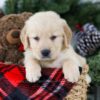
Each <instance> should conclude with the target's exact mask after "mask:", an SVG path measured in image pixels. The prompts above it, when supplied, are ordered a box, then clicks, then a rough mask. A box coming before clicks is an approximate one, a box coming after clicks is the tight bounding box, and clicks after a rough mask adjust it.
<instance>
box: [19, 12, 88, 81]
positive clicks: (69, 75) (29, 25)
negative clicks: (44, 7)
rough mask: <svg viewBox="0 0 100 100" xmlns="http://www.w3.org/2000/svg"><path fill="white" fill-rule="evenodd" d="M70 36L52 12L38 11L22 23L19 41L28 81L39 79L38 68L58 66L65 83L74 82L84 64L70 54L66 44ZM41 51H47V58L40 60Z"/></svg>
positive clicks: (70, 51)
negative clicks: (22, 47)
mask: <svg viewBox="0 0 100 100" xmlns="http://www.w3.org/2000/svg"><path fill="white" fill-rule="evenodd" d="M71 36H72V32H71V29H70V28H69V26H68V24H67V23H66V21H65V20H64V19H62V18H61V17H60V16H59V15H58V14H56V13H55V12H52V11H47V12H38V13H36V14H34V15H33V16H31V17H30V18H29V19H28V20H27V21H26V23H25V26H24V28H23V30H22V32H21V41H22V43H23V45H24V49H25V53H24V55H25V59H24V66H25V68H26V78H27V80H28V81H29V82H36V81H37V80H39V78H40V77H41V68H42V67H55V68H58V67H59V68H60V67H61V66H62V69H63V73H64V77H65V78H66V79H67V80H68V81H70V82H77V81H78V78H79V76H80V73H79V66H84V65H85V64H86V61H85V59H84V58H82V57H81V56H79V55H78V54H76V53H75V52H74V50H73V48H72V46H71V45H70V40H71ZM44 49H48V50H50V56H49V57H45V58H43V57H42V54H41V51H42V50H44Z"/></svg>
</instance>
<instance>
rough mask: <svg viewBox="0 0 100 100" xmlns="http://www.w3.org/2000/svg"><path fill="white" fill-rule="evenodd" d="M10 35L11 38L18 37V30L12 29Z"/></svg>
mask: <svg viewBox="0 0 100 100" xmlns="http://www.w3.org/2000/svg"><path fill="white" fill-rule="evenodd" d="M11 35H12V37H13V38H19V37H20V31H18V30H16V31H13V32H12V33H11Z"/></svg>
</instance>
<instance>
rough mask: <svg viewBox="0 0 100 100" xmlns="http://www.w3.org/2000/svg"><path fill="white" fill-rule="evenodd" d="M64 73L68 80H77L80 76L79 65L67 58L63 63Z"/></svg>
mask: <svg viewBox="0 0 100 100" xmlns="http://www.w3.org/2000/svg"><path fill="white" fill-rule="evenodd" d="M63 73H64V77H65V79H67V80H68V81H70V82H72V83H73V82H77V81H78V79H79V76H80V72H79V66H78V65H77V64H76V63H75V62H73V61H72V60H66V61H64V63H63Z"/></svg>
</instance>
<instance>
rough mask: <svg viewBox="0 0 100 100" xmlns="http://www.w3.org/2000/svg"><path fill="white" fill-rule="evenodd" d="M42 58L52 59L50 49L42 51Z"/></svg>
mask: <svg viewBox="0 0 100 100" xmlns="http://www.w3.org/2000/svg"><path fill="white" fill-rule="evenodd" d="M41 54H42V57H43V58H49V57H50V50H49V49H44V50H42V51H41Z"/></svg>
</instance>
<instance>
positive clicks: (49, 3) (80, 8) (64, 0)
mask: <svg viewBox="0 0 100 100" xmlns="http://www.w3.org/2000/svg"><path fill="white" fill-rule="evenodd" d="M48 10H53V11H56V12H57V13H58V14H60V15H61V17H63V18H64V19H66V21H67V22H68V24H69V25H70V27H71V28H72V30H73V33H74V32H77V31H78V32H79V31H82V26H84V25H86V24H87V23H91V24H92V26H93V27H92V28H93V29H94V28H95V29H96V31H98V34H99V35H100V31H99V30H100V0H0V17H3V16H4V15H7V14H12V13H15V14H17V13H21V12H24V11H25V12H26V11H27V12H32V13H33V14H34V13H35V12H38V11H48ZM91 24H89V25H90V26H91ZM97 38H98V37H97ZM98 40H99V41H100V38H98ZM98 44H100V42H98ZM86 58H87V61H88V64H89V66H90V71H89V73H90V76H91V77H92V83H91V86H90V88H89V100H100V45H99V49H98V50H96V51H95V53H93V54H92V55H91V56H86Z"/></svg>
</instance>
